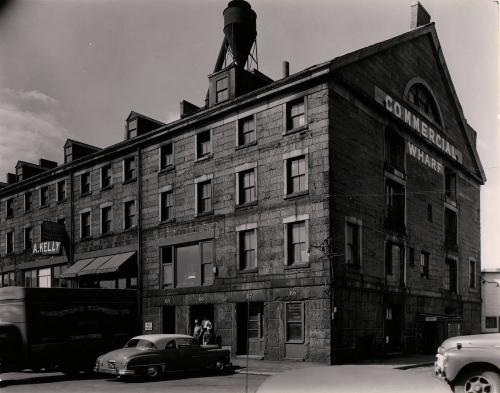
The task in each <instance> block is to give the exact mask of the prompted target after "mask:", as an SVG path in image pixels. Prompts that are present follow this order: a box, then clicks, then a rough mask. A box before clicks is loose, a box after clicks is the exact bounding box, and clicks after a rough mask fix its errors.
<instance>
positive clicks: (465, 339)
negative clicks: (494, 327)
mask: <svg viewBox="0 0 500 393" xmlns="http://www.w3.org/2000/svg"><path fill="white" fill-rule="evenodd" d="M459 343H460V344H462V347H498V346H500V333H493V334H473V335H471V336H457V337H451V338H448V339H447V340H444V341H443V343H442V344H441V348H442V349H444V350H445V351H446V350H448V349H450V348H456V347H457V344H459Z"/></svg>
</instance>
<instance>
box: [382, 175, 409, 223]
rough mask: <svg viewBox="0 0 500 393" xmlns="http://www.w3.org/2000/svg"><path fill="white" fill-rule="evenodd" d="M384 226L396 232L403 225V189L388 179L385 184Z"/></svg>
mask: <svg viewBox="0 0 500 393" xmlns="http://www.w3.org/2000/svg"><path fill="white" fill-rule="evenodd" d="M385 225H386V226H387V227H390V228H393V229H397V230H403V229H404V225H405V188H404V186H403V185H401V184H399V183H396V182H394V181H392V180H389V179H386V184H385Z"/></svg>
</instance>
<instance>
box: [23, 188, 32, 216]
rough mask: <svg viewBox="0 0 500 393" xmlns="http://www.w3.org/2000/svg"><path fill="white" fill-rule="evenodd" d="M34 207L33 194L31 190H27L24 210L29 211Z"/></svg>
mask: <svg viewBox="0 0 500 393" xmlns="http://www.w3.org/2000/svg"><path fill="white" fill-rule="evenodd" d="M32 208H33V194H32V193H31V191H27V192H26V193H25V194H24V211H25V212H29V211H31V209H32Z"/></svg>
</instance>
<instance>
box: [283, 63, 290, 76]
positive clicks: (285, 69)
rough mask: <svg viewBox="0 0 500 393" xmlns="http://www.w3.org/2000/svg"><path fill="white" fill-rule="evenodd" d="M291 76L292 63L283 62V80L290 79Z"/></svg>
mask: <svg viewBox="0 0 500 393" xmlns="http://www.w3.org/2000/svg"><path fill="white" fill-rule="evenodd" d="M289 76H290V63H289V62H288V61H284V62H283V78H288V77H289Z"/></svg>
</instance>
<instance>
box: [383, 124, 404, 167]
mask: <svg viewBox="0 0 500 393" xmlns="http://www.w3.org/2000/svg"><path fill="white" fill-rule="evenodd" d="M385 163H386V165H387V166H388V167H389V168H391V169H395V170H397V171H399V172H400V173H401V175H402V174H403V173H404V171H405V141H404V139H403V138H402V137H401V136H400V135H399V134H397V133H396V132H394V131H390V130H387V131H386V133H385Z"/></svg>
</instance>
